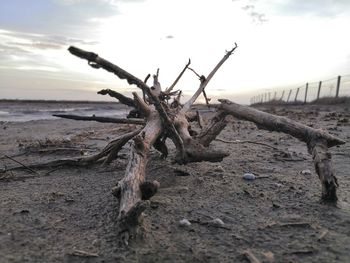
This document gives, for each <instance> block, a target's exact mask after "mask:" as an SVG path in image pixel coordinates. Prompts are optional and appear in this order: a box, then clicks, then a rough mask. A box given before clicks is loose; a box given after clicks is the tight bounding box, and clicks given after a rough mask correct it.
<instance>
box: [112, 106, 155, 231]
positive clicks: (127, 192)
mask: <svg viewBox="0 0 350 263" xmlns="http://www.w3.org/2000/svg"><path fill="white" fill-rule="evenodd" d="M161 132H162V124H161V121H160V118H159V115H158V113H157V112H152V113H151V114H150V116H149V117H148V119H147V124H146V126H145V127H144V128H143V130H142V131H141V132H140V133H139V135H137V136H136V137H134V140H133V143H132V147H131V152H130V158H129V163H128V166H127V168H126V172H125V177H124V178H123V179H122V180H121V181H120V182H119V183H118V186H117V187H118V188H119V189H120V208H119V220H120V222H122V225H123V227H125V228H132V227H135V225H137V224H138V223H139V220H138V217H139V216H140V215H141V213H142V211H143V210H144V209H141V210H140V211H139V209H138V212H137V213H135V208H137V207H138V206H139V204H141V203H143V202H142V192H141V189H140V186H141V185H142V184H143V183H144V182H145V168H146V164H147V159H148V152H149V150H150V148H151V147H152V145H153V144H154V143H155V141H156V139H157V138H158V137H159V135H160V134H161ZM143 208H145V207H144V206H143Z"/></svg>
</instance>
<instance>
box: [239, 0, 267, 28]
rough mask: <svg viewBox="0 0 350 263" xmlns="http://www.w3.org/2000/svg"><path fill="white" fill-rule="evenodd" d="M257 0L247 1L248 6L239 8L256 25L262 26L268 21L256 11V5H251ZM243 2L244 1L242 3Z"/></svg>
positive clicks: (262, 14)
mask: <svg viewBox="0 0 350 263" xmlns="http://www.w3.org/2000/svg"><path fill="white" fill-rule="evenodd" d="M256 1H257V0H249V1H248V4H245V5H243V6H242V7H241V8H242V10H244V11H245V12H246V13H247V14H248V15H249V16H250V17H251V18H252V21H253V22H254V23H256V24H263V23H265V22H267V21H268V19H267V17H266V15H265V14H264V13H261V12H257V11H256V4H252V3H254V2H256ZM244 2H245V1H244Z"/></svg>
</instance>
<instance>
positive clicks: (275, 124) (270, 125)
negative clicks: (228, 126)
mask: <svg viewBox="0 0 350 263" xmlns="http://www.w3.org/2000/svg"><path fill="white" fill-rule="evenodd" d="M219 101H220V102H221V105H219V106H218V107H219V108H220V109H221V110H223V111H225V112H226V113H228V114H232V115H233V116H235V117H237V118H240V119H244V120H248V121H252V122H254V123H255V124H257V125H258V126H259V127H261V128H263V129H267V130H270V131H277V132H284V133H287V134H290V135H292V136H293V137H295V138H297V139H299V140H301V141H303V142H305V143H306V144H307V146H308V149H309V152H310V153H311V154H312V157H313V160H314V165H315V169H316V173H317V174H318V176H319V179H320V181H321V184H322V198H323V199H324V200H327V201H335V200H337V195H336V187H337V179H336V177H335V175H334V172H333V168H332V163H331V154H330V153H329V152H328V148H329V147H333V146H336V145H341V144H344V143H345V141H343V140H341V139H339V138H337V137H335V136H333V135H331V134H329V133H327V132H325V131H322V130H317V129H313V128H311V127H308V126H306V125H303V124H301V123H298V122H295V121H293V120H291V119H288V118H286V117H280V116H275V115H272V114H269V113H266V112H262V111H259V110H256V109H253V108H250V107H246V106H241V105H239V104H236V103H233V102H231V101H228V100H219Z"/></svg>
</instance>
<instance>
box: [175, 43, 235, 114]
mask: <svg viewBox="0 0 350 263" xmlns="http://www.w3.org/2000/svg"><path fill="white" fill-rule="evenodd" d="M237 47H238V46H237V44H236V43H235V46H234V47H233V48H232V49H231V50H230V51H227V52H226V54H225V56H224V57H223V58H222V59H221V60H220V61H219V63H218V64H217V65H216V66H215V68H214V69H213V70H212V71H211V72H210V73H209V75H208V77H206V78H205V79H203V78H201V84H200V85H199V88H198V90H197V91H196V92H195V93H194V94H193V96H192V97H191V99H190V100H189V101H187V102H186V103H185V105H184V106H183V108H182V110H181V111H182V112H186V111H188V110H189V109H190V108H191V106H192V104H193V103H194V102H195V101H196V99H197V98H198V96H199V95H200V94H201V93H202V92H203V90H204V88H205V87H206V86H207V85H208V83H209V81H210V80H211V79H212V78H213V76H214V75H215V73H216V72H217V71H218V69H219V68H220V67H221V66H222V64H224V63H225V61H226V60H227V59H228V58H229V57H230V56H231V55H232V53H233V51H235V49H236V48H237Z"/></svg>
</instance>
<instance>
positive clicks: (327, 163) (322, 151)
mask: <svg viewBox="0 0 350 263" xmlns="http://www.w3.org/2000/svg"><path fill="white" fill-rule="evenodd" d="M308 148H309V152H310V153H311V154H312V158H313V161H314V165H315V170H316V173H317V174H318V177H319V179H320V181H321V184H322V199H324V200H326V201H336V200H337V199H338V198H337V187H338V182H337V178H336V177H335V175H334V171H333V166H332V160H331V158H332V156H331V154H330V153H329V152H328V147H327V140H325V139H322V138H315V139H313V140H311V141H310V143H309V144H308Z"/></svg>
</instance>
